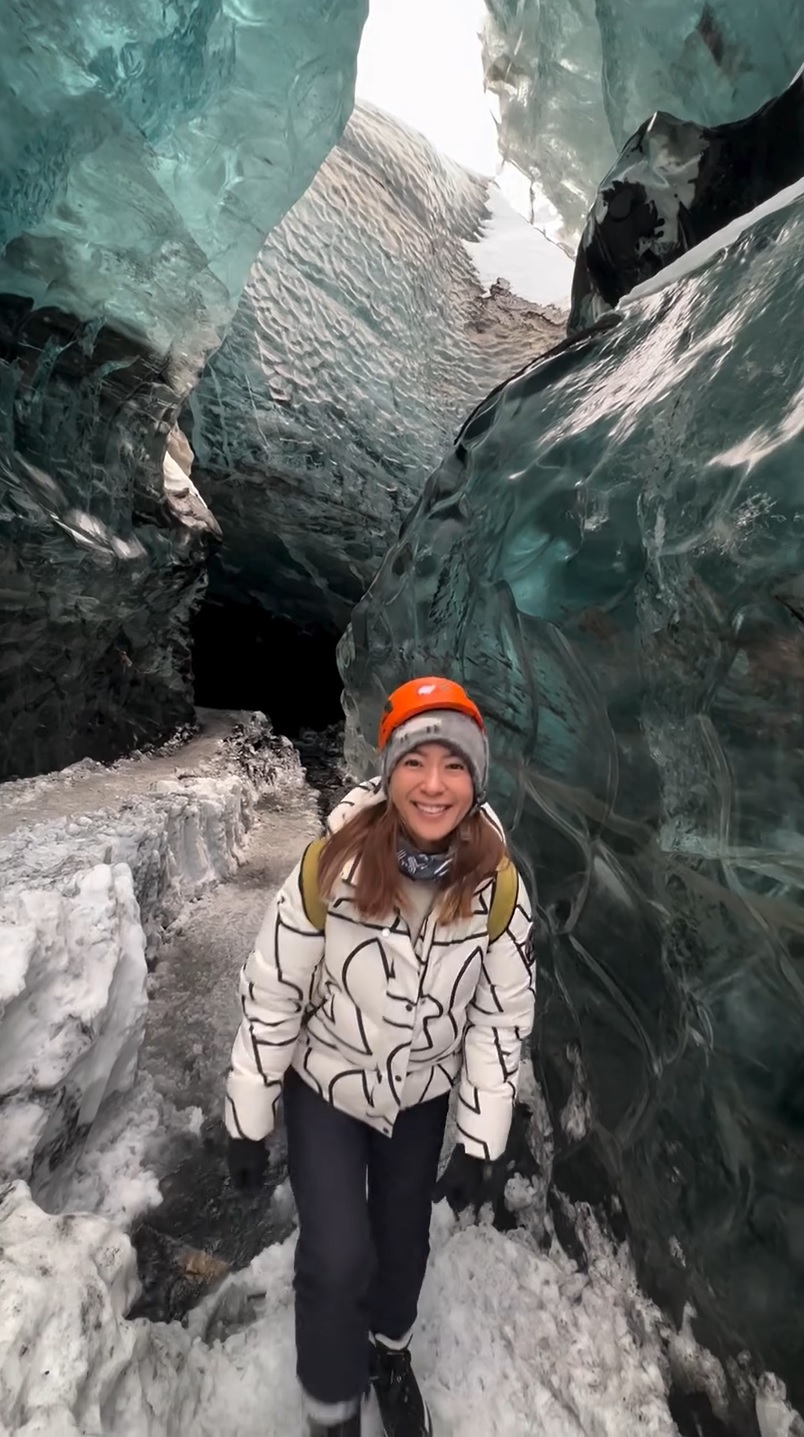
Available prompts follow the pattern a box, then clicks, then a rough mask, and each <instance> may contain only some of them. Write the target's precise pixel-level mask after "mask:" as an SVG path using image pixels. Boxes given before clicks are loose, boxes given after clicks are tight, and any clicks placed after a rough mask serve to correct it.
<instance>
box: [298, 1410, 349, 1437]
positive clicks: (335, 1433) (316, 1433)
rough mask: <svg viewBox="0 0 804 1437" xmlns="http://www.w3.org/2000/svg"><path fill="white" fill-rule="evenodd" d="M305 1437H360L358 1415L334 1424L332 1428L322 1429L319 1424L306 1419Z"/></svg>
mask: <svg viewBox="0 0 804 1437" xmlns="http://www.w3.org/2000/svg"><path fill="white" fill-rule="evenodd" d="M305 1437H360V1413H359V1412H355V1414H354V1416H353V1417H346V1418H345V1419H344V1421H343V1422H336V1423H335V1426H334V1427H322V1426H321V1423H320V1422H314V1421H313V1419H312V1418H311V1417H308V1418H307V1427H306V1428H305Z"/></svg>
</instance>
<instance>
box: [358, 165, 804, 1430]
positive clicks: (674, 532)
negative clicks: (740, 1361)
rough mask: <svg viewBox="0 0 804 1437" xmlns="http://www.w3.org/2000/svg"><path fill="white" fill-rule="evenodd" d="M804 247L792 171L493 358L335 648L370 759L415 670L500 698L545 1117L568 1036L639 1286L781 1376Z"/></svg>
mask: <svg viewBox="0 0 804 1437" xmlns="http://www.w3.org/2000/svg"><path fill="white" fill-rule="evenodd" d="M801 188H804V187H800V191H801ZM803 257H804V200H802V198H801V192H800V193H799V197H798V198H797V199H791V198H789V197H788V199H787V201H786V203H785V204H784V205H783V206H782V207H781V208H778V209H776V211H775V212H774V213H772V214H769V215H764V216H762V217H760V218H758V219H757V220H756V222H755V223H751V224H748V225H747V227H746V229H745V231H744V233H743V234H742V236H741V237H740V238H739V239H738V240H736V241H735V242H734V243H732V244H731V245H730V246H728V247H727V248H726V249H725V250H723V251H721V252H719V253H716V254H715V255H714V256H708V257H707V256H706V255H704V256H703V257H702V260H701V263H700V264H699V265H697V266H696V257H695V253H694V252H692V253H690V254H689V255H688V256H686V265H687V269H688V273H687V274H686V275H685V276H684V277H682V278H681V279H677V278H676V279H674V280H673V282H672V283H668V284H666V285H665V286H664V287H663V288H660V289H659V290H658V292H657V293H655V294H653V295H651V296H649V297H647V298H641V299H636V298H634V299H633V301H629V303H628V304H627V306H626V307H625V309H624V312H623V313H622V315H609V316H606V317H605V319H604V320H602V321H600V322H599V323H598V325H597V326H596V327H595V328H594V329H593V330H591V331H587V332H585V333H584V334H581V335H579V336H577V337H575V338H574V339H572V340H568V341H566V342H565V343H564V344H562V345H560V346H559V347H558V348H556V349H555V350H554V351H553V352H551V354H550V355H548V356H545V357H543V358H541V359H539V360H537V361H536V362H535V363H534V364H532V365H531V366H529V367H528V368H527V369H526V370H525V371H523V373H522V374H520V375H519V376H516V377H514V378H513V379H512V380H511V381H510V382H509V383H507V384H504V385H502V386H500V388H499V389H498V390H497V391H496V392H495V393H493V394H492V395H490V396H489V397H488V398H487V399H486V400H485V401H484V402H483V403H482V404H481V405H480V406H479V408H478V409H477V410H476V411H475V413H474V415H473V416H472V417H471V418H470V419H469V420H468V421H467V423H466V425H465V426H464V428H463V430H462V431H461V433H460V435H459V436H458V439H457V441H456V443H455V446H454V448H453V450H452V452H451V453H449V454H448V455H447V457H446V458H445V459H444V461H443V462H442V464H441V465H440V467H439V468H438V469H437V470H436V471H435V473H434V474H433V475H432V476H431V478H430V479H429V480H428V482H427V485H426V487H425V490H424V494H423V496H422V498H421V500H420V502H419V503H418V505H417V506H416V508H415V509H414V510H413V512H412V513H411V515H410V517H409V519H408V521H407V522H406V524H405V525H404V526H403V529H402V531H401V534H400V536H399V539H398V542H397V543H396V544H395V545H394V547H393V548H392V550H391V551H390V553H389V554H388V556H387V558H386V560H385V562H384V564H383V566H382V568H381V570H380V572H379V574H378V576H377V579H376V580H375V582H374V584H373V585H372V588H371V589H370V590H369V592H368V594H367V595H366V597H365V598H364V600H363V601H362V602H361V604H360V605H359V606H358V607H357V609H356V611H355V614H354V616H353V620H352V625H351V628H350V630H349V631H348V632H347V634H346V636H345V637H344V639H343V641H342V644H341V648H340V664H341V671H342V674H343V677H344V682H345V687H346V699H347V707H348V715H349V750H350V758H351V761H352V764H353V767H354V768H355V769H356V770H357V771H361V770H362V771H365V770H366V768H367V767H368V766H369V765H370V762H371V757H372V755H371V752H370V746H371V742H372V739H373V735H374V733H375V731H376V729H375V725H376V721H377V718H378V716H379V712H380V708H381V704H382V699H383V696H384V694H385V693H386V692H387V691H388V689H389V687H391V686H392V685H393V684H394V683H396V682H398V681H399V680H401V679H403V678H407V677H409V676H410V673H411V672H415V671H417V670H418V671H420V672H421V671H431V670H432V671H435V672H439V671H442V670H443V671H445V672H447V673H450V674H452V675H454V676H455V677H457V678H460V679H462V680H463V681H465V682H466V683H467V684H468V686H469V688H470V691H472V692H473V693H474V695H475V697H476V698H477V699H478V701H479V702H480V704H481V707H482V708H483V709H484V711H485V713H486V714H487V715H488V718H489V724H490V729H491V737H492V746H493V751H494V753H495V758H496V769H495V784H494V789H495V791H494V794H493V798H494V801H495V804H496V805H499V807H500V810H501V811H502V812H503V813H504V814H505V816H506V818H507V820H508V822H509V824H511V826H512V829H513V834H514V841H515V845H516V848H517V850H518V852H519V853H520V856H521V857H522V861H523V862H524V863H525V864H526V865H527V867H528V869H529V871H530V873H531V875H532V878H533V882H534V886H535V889H536V891H537V893H538V898H539V904H540V912H541V918H542V923H543V932H542V934H541V943H542V954H541V977H540V983H541V1001H540V1004H539V1013H540V1030H539V1032H538V1035H537V1042H536V1047H535V1050H534V1052H535V1056H536V1059H537V1062H538V1063H539V1064H540V1065H541V1068H542V1071H543V1078H544V1082H545V1085H546V1088H547V1091H548V1094H549V1098H550V1102H551V1108H552V1111H553V1113H554V1115H555V1124H556V1131H557V1133H559V1134H560V1132H561V1122H560V1114H561V1112H562V1111H568V1110H569V1108H568V1105H569V1100H570V1097H571V1094H572V1092H573V1088H574V1086H575V1084H576V1079H577V1074H576V1072H575V1069H574V1066H573V1062H572V1056H573V1054H574V1053H576V1052H577V1053H579V1054H580V1059H581V1061H582V1064H583V1070H584V1074H585V1081H586V1086H587V1091H588V1094H589V1099H590V1108H591V1119H592V1129H591V1132H590V1133H589V1134H588V1136H587V1137H586V1139H583V1138H582V1137H579V1134H578V1132H577V1131H576V1133H575V1136H574V1138H573V1137H572V1136H571V1135H568V1134H566V1133H565V1135H564V1144H563V1152H562V1153H559V1155H558V1160H559V1162H561V1161H563V1162H565V1163H570V1162H571V1161H572V1160H573V1154H575V1153H576V1152H577V1149H578V1144H579V1142H580V1144H581V1150H582V1151H586V1152H587V1153H588V1154H590V1161H591V1159H592V1158H593V1157H595V1155H596V1157H597V1159H598V1160H599V1161H600V1162H601V1163H602V1164H603V1165H604V1166H605V1168H606V1169H607V1171H608V1174H609V1179H610V1180H611V1181H612V1182H613V1184H614V1186H615V1187H616V1188H617V1189H618V1190H619V1192H620V1194H621V1197H622V1200H623V1203H624V1207H625V1211H626V1214H627V1218H628V1222H629V1225H630V1230H631V1234H632V1241H633V1244H634V1249H635V1252H636V1254H637V1257H638V1262H639V1270H640V1274H641V1276H642V1277H643V1279H644V1280H645V1281H646V1282H647V1283H648V1284H649V1286H650V1288H651V1290H652V1291H653V1292H654V1293H655V1294H657V1295H658V1296H659V1297H660V1298H661V1300H662V1301H663V1302H664V1303H665V1304H666V1305H667V1306H668V1307H669V1308H670V1309H671V1310H672V1311H673V1312H674V1313H675V1315H676V1317H677V1318H680V1316H681V1310H682V1307H683V1306H684V1304H685V1303H687V1302H689V1303H690V1304H691V1305H692V1307H693V1308H694V1310H695V1312H696V1314H697V1316H696V1318H695V1322H694V1327H695V1331H696V1333H697V1334H698V1336H699V1337H702V1338H703V1340H704V1341H705V1342H706V1343H707V1345H708V1346H711V1347H712V1348H713V1349H714V1350H715V1351H716V1352H717V1353H719V1354H729V1355H731V1356H732V1357H734V1356H736V1354H737V1353H738V1352H740V1351H741V1350H742V1349H745V1350H747V1351H749V1352H750V1353H751V1354H752V1355H753V1358H754V1360H755V1362H756V1364H757V1366H758V1368H759V1369H760V1370H761V1369H763V1368H768V1369H770V1370H773V1371H776V1372H777V1373H779V1375H780V1376H781V1377H782V1378H784V1379H785V1380H788V1381H789V1383H790V1386H791V1389H792V1392H793V1394H794V1400H795V1401H796V1405H801V1402H802V1399H804V1381H803V1380H802V1369H801V1363H800V1351H801V1342H802V1335H804V1334H803V1333H802V1322H801V1317H800V1313H801V1294H802V1290H804V1248H802V1243H801V1233H802V1231H804V1205H803V1202H804V1200H803V1199H802V1194H804V1159H803V1158H802V1149H801V1132H802V1124H804V1068H803V1067H802V1042H801V1034H802V1031H804V986H803V985H802V977H803V974H802V962H803V961H804V946H803V938H804V916H802V915H803V914H804V903H803V902H802V900H803V899H804V892H802V862H801V859H802V840H801V827H802V797H801V796H802V793H804V768H803V767H802V755H803V754H804V717H803V715H804V630H803V629H802V625H803V624H804V584H803V583H802V556H803V555H804V547H803V541H804V502H803V498H804V496H803V495H802V474H804V406H802V384H803V383H804V368H803V367H802V355H801V341H800V325H799V323H798V315H799V313H800V309H801V305H802V303H804V266H803V265H802V258H803ZM666 273H667V274H668V275H669V272H666ZM581 1170H582V1171H583V1165H581Z"/></svg>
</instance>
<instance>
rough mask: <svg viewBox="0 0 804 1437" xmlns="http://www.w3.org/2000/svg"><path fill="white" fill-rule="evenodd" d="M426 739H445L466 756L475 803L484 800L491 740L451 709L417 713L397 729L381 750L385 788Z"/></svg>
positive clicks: (444, 740)
mask: <svg viewBox="0 0 804 1437" xmlns="http://www.w3.org/2000/svg"><path fill="white" fill-rule="evenodd" d="M426 743H443V744H444V745H445V747H446V748H450V749H452V751H453V753H457V754H458V755H459V756H460V757H461V758H462V759H463V761H464V763H465V764H466V766H467V768H468V769H469V772H470V774H471V776H472V785H473V787H474V791H475V803H476V804H481V803H485V801H486V785H487V783H488V778H489V745H488V740H487V738H486V735H485V734H484V733H483V730H482V729H480V728H478V726H477V724H476V723H475V722H474V719H470V718H468V717H467V715H466V714H462V713H455V712H454V711H453V710H452V709H431V710H430V711H429V712H428V713H421V714H414V715H413V717H412V718H409V719H405V722H404V723H401V724H400V725H399V727H398V728H395V729H394V731H393V733H392V734H391V736H390V738H389V739H388V742H387V744H386V745H385V748H384V749H383V752H382V783H383V788H384V789H385V790H386V792H387V790H388V782H389V779H390V777H391V774H392V773H393V771H394V769H395V768H396V766H397V764H398V763H399V762H400V760H401V759H403V758H404V757H405V755H406V754H409V753H412V752H413V750H414V749H416V748H421V747H422V745H423V744H426Z"/></svg>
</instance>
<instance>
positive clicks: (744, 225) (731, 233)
mask: <svg viewBox="0 0 804 1437" xmlns="http://www.w3.org/2000/svg"><path fill="white" fill-rule="evenodd" d="M802 196H804V180H797V181H796V183H795V184H793V185H788V186H787V188H786V189H784V190H779V193H778V194H776V195H772V196H771V198H770V199H769V200H765V201H764V202H763V203H762V204H761V205H757V206H756V208H755V209H753V210H749V211H748V213H747V214H744V215H738V217H737V219H735V220H732V221H731V222H730V223H729V224H727V225H724V226H723V229H720V230H716V231H715V233H714V234H713V235H709V237H708V238H707V239H705V240H702V241H701V243H700V244H698V245H695V247H694V248H693V249H691V250H688V251H687V253H686V254H684V255H681V257H680V258H679V259H677V260H674V261H673V263H672V264H669V265H667V267H666V268H665V269H663V270H660V271H659V273H658V274H657V275H654V277H653V278H652V279H647V280H645V281H644V282H643V283H642V284H638V285H636V287H635V288H634V289H632V290H630V291H629V293H628V294H627V295H625V296H624V298H623V299H621V300H620V306H619V307H620V308H624V307H625V306H627V305H630V304H633V303H635V302H636V301H638V300H640V299H645V298H646V297H647V296H648V295H651V294H658V293H659V292H660V291H661V290H663V289H666V288H667V286H668V285H670V284H675V282H676V281H677V280H680V279H684V278H685V277H686V276H687V275H690V274H694V273H695V271H696V270H699V269H701V268H702V267H703V266H704V265H705V264H707V263H708V261H709V260H710V259H712V258H713V256H714V255H716V254H720V252H721V250H724V249H726V248H727V247H728V245H730V244H734V242H735V241H736V240H738V239H739V238H740V236H741V235H743V234H745V232H746V230H749V229H751V228H752V226H753V225H755V224H757V223H758V221H759V220H763V219H765V217H766V216H767V215H772V214H775V213H776V211H777V210H783V209H785V208H786V206H787V205H790V204H793V203H795V201H796V200H800V199H801V198H802Z"/></svg>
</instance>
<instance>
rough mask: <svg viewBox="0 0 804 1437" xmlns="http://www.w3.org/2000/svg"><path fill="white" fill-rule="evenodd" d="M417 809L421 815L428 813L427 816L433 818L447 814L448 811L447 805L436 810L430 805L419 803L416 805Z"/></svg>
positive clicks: (442, 805)
mask: <svg viewBox="0 0 804 1437" xmlns="http://www.w3.org/2000/svg"><path fill="white" fill-rule="evenodd" d="M416 807H417V808H418V810H419V812H420V813H427V814H429V815H430V816H431V817H432V818H434V817H436V815H437V814H439V813H446V811H447V809H446V804H441V805H440V806H439V807H438V808H436V807H432V806H431V805H430V804H426V803H417V804H416Z"/></svg>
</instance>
